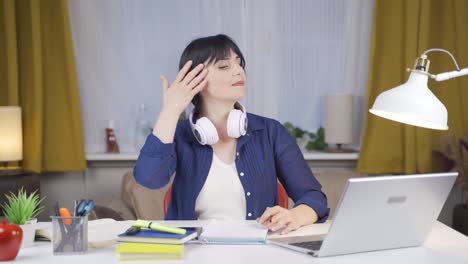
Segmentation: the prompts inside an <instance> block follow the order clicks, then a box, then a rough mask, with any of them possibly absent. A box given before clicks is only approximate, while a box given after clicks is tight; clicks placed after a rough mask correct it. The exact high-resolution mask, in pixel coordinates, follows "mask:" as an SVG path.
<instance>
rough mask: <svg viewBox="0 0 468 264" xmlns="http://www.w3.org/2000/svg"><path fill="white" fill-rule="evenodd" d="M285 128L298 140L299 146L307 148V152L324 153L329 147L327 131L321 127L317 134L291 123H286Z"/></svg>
mask: <svg viewBox="0 0 468 264" xmlns="http://www.w3.org/2000/svg"><path fill="white" fill-rule="evenodd" d="M283 126H284V127H285V128H286V129H287V130H288V132H289V134H290V135H291V136H292V137H293V138H294V139H295V140H296V142H297V144H298V145H299V146H300V147H301V148H305V149H306V150H307V151H313V150H318V151H323V150H325V149H326V148H327V147H328V145H327V143H325V129H324V128H323V127H320V128H319V129H318V130H317V132H316V133H312V132H309V131H307V130H303V129H301V128H299V127H296V126H294V125H293V124H291V123H290V122H286V123H284V124H283ZM304 144H305V145H304ZM303 145H304V146H303Z"/></svg>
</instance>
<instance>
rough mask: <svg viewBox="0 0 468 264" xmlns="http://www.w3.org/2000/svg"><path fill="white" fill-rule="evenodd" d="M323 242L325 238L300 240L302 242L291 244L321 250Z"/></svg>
mask: <svg viewBox="0 0 468 264" xmlns="http://www.w3.org/2000/svg"><path fill="white" fill-rule="evenodd" d="M322 242H323V240H317V241H307V242H300V243H291V244H289V245H291V246H296V247H301V248H306V249H310V250H319V249H320V247H321V246H322Z"/></svg>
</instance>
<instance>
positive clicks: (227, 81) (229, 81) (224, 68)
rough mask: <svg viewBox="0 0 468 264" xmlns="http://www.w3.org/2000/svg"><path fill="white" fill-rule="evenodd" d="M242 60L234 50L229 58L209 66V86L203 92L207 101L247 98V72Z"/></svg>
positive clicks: (231, 100)
mask: <svg viewBox="0 0 468 264" xmlns="http://www.w3.org/2000/svg"><path fill="white" fill-rule="evenodd" d="M240 62H241V60H240V58H239V56H237V54H236V53H234V52H233V51H232V50H231V51H230V52H229V54H228V56H227V57H226V58H224V59H221V60H219V61H217V62H215V63H212V64H210V65H208V66H207V69H208V75H207V76H206V80H207V85H206V87H205V88H204V89H203V91H202V92H201V94H202V97H203V98H205V99H216V100H223V101H229V102H235V101H239V100H241V99H242V98H244V97H245V72H244V69H243V68H242V67H241V65H240Z"/></svg>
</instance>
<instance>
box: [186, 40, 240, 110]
mask: <svg viewBox="0 0 468 264" xmlns="http://www.w3.org/2000/svg"><path fill="white" fill-rule="evenodd" d="M231 50H232V51H233V52H234V53H236V54H237V56H239V58H240V65H241V67H242V68H243V69H245V60H244V55H242V52H241V51H240V49H239V47H238V46H237V44H236V43H235V42H234V40H232V39H231V38H230V37H228V36H226V35H223V34H219V35H216V36H209V37H204V38H198V39H194V40H192V42H190V44H188V46H187V47H186V48H185V49H184V52H182V56H180V61H179V70H180V69H182V67H184V65H185V63H187V61H189V60H192V66H191V67H190V70H189V71H191V70H192V69H193V68H195V67H196V66H197V65H198V64H200V63H206V64H207V65H209V64H212V63H216V62H217V61H219V60H222V59H224V58H226V57H227V56H228V55H229V53H230V51H231ZM192 104H193V105H194V107H195V113H194V114H195V116H197V115H198V114H199V111H200V108H201V97H200V94H197V95H195V97H193V100H192Z"/></svg>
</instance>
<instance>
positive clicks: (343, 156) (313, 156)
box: [86, 151, 359, 161]
mask: <svg viewBox="0 0 468 264" xmlns="http://www.w3.org/2000/svg"><path fill="white" fill-rule="evenodd" d="M303 154H304V159H305V160H307V161H314V160H325V161H327V160H330V161H333V160H335V161H345V160H351V161H353V160H354V161H356V160H358V158H359V152H353V153H328V152H318V151H317V152H303ZM137 159H138V153H86V160H87V161H136V160H137Z"/></svg>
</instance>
